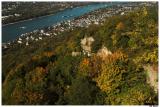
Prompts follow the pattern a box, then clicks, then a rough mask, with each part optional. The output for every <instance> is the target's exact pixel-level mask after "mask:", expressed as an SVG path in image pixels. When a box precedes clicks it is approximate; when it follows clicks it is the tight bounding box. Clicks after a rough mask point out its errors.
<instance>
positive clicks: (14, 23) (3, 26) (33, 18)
mask: <svg viewBox="0 0 160 107" xmlns="http://www.w3.org/2000/svg"><path fill="white" fill-rule="evenodd" d="M88 5H90V4H87V5H82V6H88ZM82 6H75V7H69V8H66V9H62V10H59V11H56V12H53V13H51V14H48V15H42V16H39V17H33V18H29V19H24V20H20V21H16V22H11V23H7V24H2V27H4V26H7V25H12V24H16V23H20V22H25V21H29V20H34V19H38V18H43V17H47V16H51V15H54V14H56V13H58V12H62V11H64V10H67V9H73V8H77V7H82Z"/></svg>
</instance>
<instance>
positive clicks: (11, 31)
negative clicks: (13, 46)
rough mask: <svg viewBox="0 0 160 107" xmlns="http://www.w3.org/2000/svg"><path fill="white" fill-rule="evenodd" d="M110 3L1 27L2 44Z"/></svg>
mask: <svg viewBox="0 0 160 107" xmlns="http://www.w3.org/2000/svg"><path fill="white" fill-rule="evenodd" d="M111 5H113V4H111V3H98V4H90V5H86V6H81V7H75V8H72V9H66V10H63V11H60V12H57V13H56V14H53V15H48V16H44V17H39V18H35V19H32V20H27V21H23V22H17V23H14V24H8V25H4V26H2V42H7V41H11V40H14V39H16V38H18V37H19V36H20V35H21V34H24V33H27V32H31V31H33V30H35V29H41V28H44V27H48V26H51V25H55V24H57V23H59V22H62V21H65V20H71V19H74V18H76V17H79V16H82V15H84V14H86V13H89V12H91V11H94V10H97V9H100V8H105V7H108V6H111Z"/></svg>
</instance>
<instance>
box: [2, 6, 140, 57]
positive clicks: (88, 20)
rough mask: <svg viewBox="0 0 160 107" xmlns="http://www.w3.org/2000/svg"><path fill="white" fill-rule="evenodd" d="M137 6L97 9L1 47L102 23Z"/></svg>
mask: <svg viewBox="0 0 160 107" xmlns="http://www.w3.org/2000/svg"><path fill="white" fill-rule="evenodd" d="M137 8H138V6H135V5H129V6H127V5H126V6H123V5H118V6H116V7H114V8H112V7H110V8H105V9H99V10H96V11H93V12H90V13H88V14H86V15H84V16H81V17H79V18H76V19H73V20H66V21H64V22H61V23H57V24H56V25H53V26H50V27H47V28H44V29H38V30H34V31H32V32H29V33H25V34H22V35H21V36H20V37H19V38H18V39H16V40H14V41H12V42H8V43H5V44H2V47H3V48H8V47H9V46H10V45H11V44H12V43H14V44H15V43H18V44H21V45H26V46H28V45H29V44H30V43H32V42H33V41H35V42H36V41H40V40H43V39H44V38H46V37H50V38H53V37H55V36H58V35H59V34H61V33H63V32H65V31H69V30H73V29H74V28H75V27H88V26H89V25H91V24H96V25H99V24H103V22H104V21H105V19H106V17H111V16H113V15H117V14H118V15H125V14H126V13H127V12H130V11H132V10H134V9H137ZM87 54H88V53H87Z"/></svg>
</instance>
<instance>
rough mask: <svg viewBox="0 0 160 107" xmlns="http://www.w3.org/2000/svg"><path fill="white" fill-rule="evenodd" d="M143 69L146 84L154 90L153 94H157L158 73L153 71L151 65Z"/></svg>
mask: <svg viewBox="0 0 160 107" xmlns="http://www.w3.org/2000/svg"><path fill="white" fill-rule="evenodd" d="M143 67H144V69H145V70H146V71H147V76H148V79H147V82H148V83H149V84H150V85H151V86H152V87H153V88H154V90H155V92H158V71H156V70H154V69H153V67H152V66H151V65H145V66H143Z"/></svg>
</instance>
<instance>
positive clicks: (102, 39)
mask: <svg viewBox="0 0 160 107" xmlns="http://www.w3.org/2000/svg"><path fill="white" fill-rule="evenodd" d="M150 69H152V70H150ZM157 73H158V6H154V7H142V8H141V9H139V10H137V11H134V12H131V13H128V14H126V15H121V16H120V15H117V16H112V17H110V18H107V19H106V21H105V22H104V24H103V25H94V24H92V25H91V26H89V27H88V28H75V29H74V30H73V31H67V32H64V33H62V34H60V35H58V36H57V37H55V38H51V39H48V38H46V39H43V40H42V41H38V42H35V43H32V44H31V45H29V46H23V45H19V44H18V45H15V46H14V47H13V48H9V49H5V50H2V76H3V77H2V82H3V83H2V103H3V104H4V105H10V104H12V105H14V104H21V105H22V104H26V105H33V104H35V105H40V104H42V105H157V104H158V92H157V90H158V88H157V86H158V77H157ZM151 75H152V76H151Z"/></svg>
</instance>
